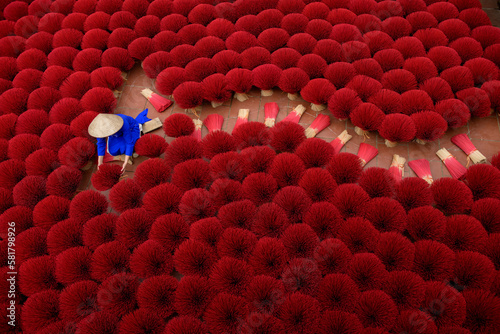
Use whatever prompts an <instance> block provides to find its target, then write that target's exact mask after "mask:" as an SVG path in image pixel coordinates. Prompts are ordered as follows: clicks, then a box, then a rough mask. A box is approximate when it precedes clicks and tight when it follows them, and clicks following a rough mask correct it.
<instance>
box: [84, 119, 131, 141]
mask: <svg viewBox="0 0 500 334" xmlns="http://www.w3.org/2000/svg"><path fill="white" fill-rule="evenodd" d="M122 126H123V118H121V117H120V116H118V115H114V114H99V115H97V116H96V118H94V120H93V121H92V123H90V125H89V135H91V136H92V137H95V138H104V137H109V136H111V135H112V134H115V133H116V132H118V130H120V129H121V128H122Z"/></svg>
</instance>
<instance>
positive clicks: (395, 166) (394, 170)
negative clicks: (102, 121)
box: [389, 154, 406, 182]
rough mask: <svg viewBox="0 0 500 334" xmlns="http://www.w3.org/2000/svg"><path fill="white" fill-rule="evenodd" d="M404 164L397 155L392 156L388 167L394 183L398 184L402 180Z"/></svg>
mask: <svg viewBox="0 0 500 334" xmlns="http://www.w3.org/2000/svg"><path fill="white" fill-rule="evenodd" d="M405 162H406V159H405V158H403V157H400V156H399V155H397V154H394V155H393V156H392V163H391V166H390V167H389V174H390V175H391V176H392V177H393V178H394V180H395V181H396V182H400V181H401V180H402V179H403V175H404V169H405Z"/></svg>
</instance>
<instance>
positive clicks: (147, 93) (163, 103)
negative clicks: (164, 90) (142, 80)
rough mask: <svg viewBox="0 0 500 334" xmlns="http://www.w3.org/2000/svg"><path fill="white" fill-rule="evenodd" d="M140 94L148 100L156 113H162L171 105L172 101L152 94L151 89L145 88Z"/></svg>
mask: <svg viewBox="0 0 500 334" xmlns="http://www.w3.org/2000/svg"><path fill="white" fill-rule="evenodd" d="M141 94H142V95H143V96H144V97H145V98H146V99H148V101H149V102H151V104H152V105H153V107H154V108H155V109H156V110H157V111H158V112H164V111H165V110H167V109H168V107H170V106H171V105H172V101H170V100H169V99H166V98H164V97H163V96H161V95H158V94H156V93H154V92H153V91H152V90H151V89H149V88H145V89H143V90H141Z"/></svg>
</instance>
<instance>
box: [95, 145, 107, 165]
mask: <svg viewBox="0 0 500 334" xmlns="http://www.w3.org/2000/svg"><path fill="white" fill-rule="evenodd" d="M105 154H106V138H97V155H98V158H97V168H99V166H100V165H102V163H103V161H104V155H105Z"/></svg>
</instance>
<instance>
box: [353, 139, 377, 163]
mask: <svg viewBox="0 0 500 334" xmlns="http://www.w3.org/2000/svg"><path fill="white" fill-rule="evenodd" d="M377 154H378V150H377V149H376V148H375V147H373V146H372V145H370V144H366V143H361V144H359V150H358V157H359V159H360V160H361V165H362V166H363V167H364V166H365V165H366V164H367V163H369V162H370V161H371V160H372V159H373V158H375V157H376V156H377Z"/></svg>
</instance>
